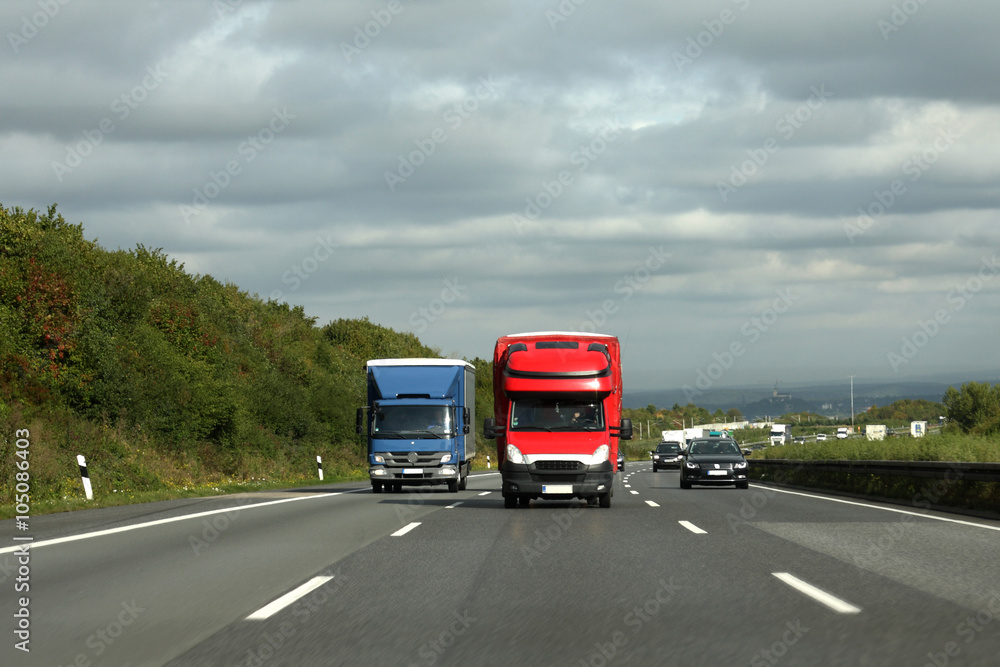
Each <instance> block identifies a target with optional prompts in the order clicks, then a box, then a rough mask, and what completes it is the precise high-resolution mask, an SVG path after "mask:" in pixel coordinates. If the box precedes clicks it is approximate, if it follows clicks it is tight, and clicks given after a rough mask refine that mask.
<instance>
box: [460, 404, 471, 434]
mask: <svg viewBox="0 0 1000 667" xmlns="http://www.w3.org/2000/svg"><path fill="white" fill-rule="evenodd" d="M471 422H472V413H470V412H469V408H462V433H468V432H469V431H471V430H472V423H471Z"/></svg>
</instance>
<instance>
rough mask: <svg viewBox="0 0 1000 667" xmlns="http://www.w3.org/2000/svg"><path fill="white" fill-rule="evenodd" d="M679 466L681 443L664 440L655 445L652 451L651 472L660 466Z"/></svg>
mask: <svg viewBox="0 0 1000 667" xmlns="http://www.w3.org/2000/svg"><path fill="white" fill-rule="evenodd" d="M680 467H681V443H679V442H672V441H664V442H661V443H660V444H658V445H657V446H656V451H654V452H653V472H657V471H658V470H659V469H660V468H680Z"/></svg>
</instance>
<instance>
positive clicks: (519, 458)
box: [507, 445, 524, 463]
mask: <svg viewBox="0 0 1000 667" xmlns="http://www.w3.org/2000/svg"><path fill="white" fill-rule="evenodd" d="M507 460H508V461H510V462H511V463H524V454H522V453H521V450H520V449H518V448H517V447H515V446H514V445H507Z"/></svg>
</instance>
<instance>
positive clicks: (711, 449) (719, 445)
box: [688, 440, 740, 455]
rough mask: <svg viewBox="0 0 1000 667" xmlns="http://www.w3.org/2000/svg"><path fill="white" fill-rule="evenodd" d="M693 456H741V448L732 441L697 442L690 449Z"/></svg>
mask: <svg viewBox="0 0 1000 667" xmlns="http://www.w3.org/2000/svg"><path fill="white" fill-rule="evenodd" d="M688 452H689V453H691V454H721V455H729V454H732V455H739V453H740V448H739V447H737V446H736V443H735V442H733V441H732V440H695V441H694V442H692V443H691V446H690V447H689V448H688Z"/></svg>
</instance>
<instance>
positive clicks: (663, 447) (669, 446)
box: [656, 442, 681, 454]
mask: <svg viewBox="0 0 1000 667" xmlns="http://www.w3.org/2000/svg"><path fill="white" fill-rule="evenodd" d="M679 451H681V446H680V445H679V444H677V443H676V442H661V443H660V444H658V445H657V446H656V453H657V454H676V453H677V452H679Z"/></svg>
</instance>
